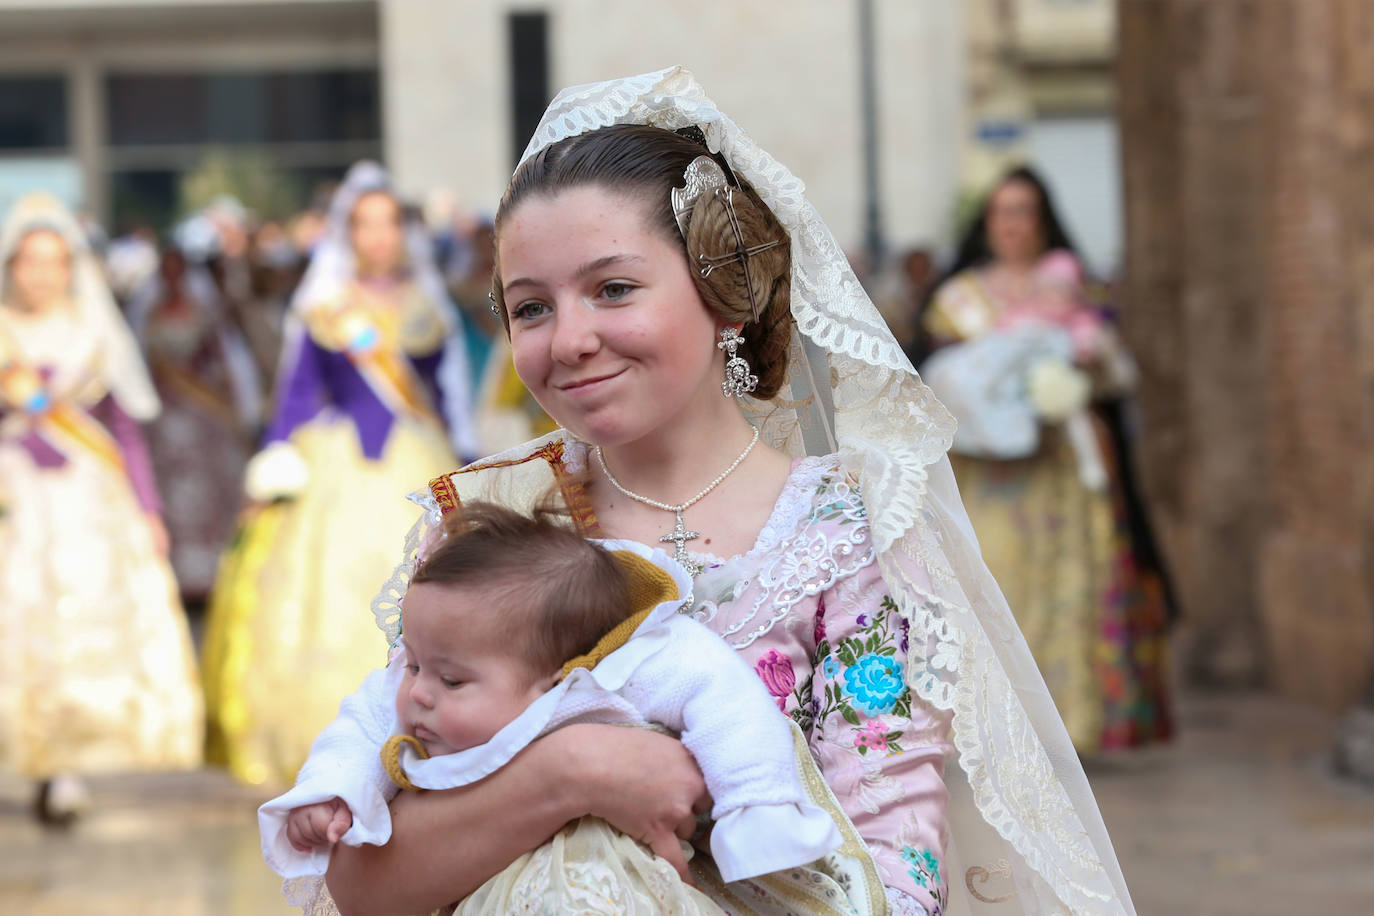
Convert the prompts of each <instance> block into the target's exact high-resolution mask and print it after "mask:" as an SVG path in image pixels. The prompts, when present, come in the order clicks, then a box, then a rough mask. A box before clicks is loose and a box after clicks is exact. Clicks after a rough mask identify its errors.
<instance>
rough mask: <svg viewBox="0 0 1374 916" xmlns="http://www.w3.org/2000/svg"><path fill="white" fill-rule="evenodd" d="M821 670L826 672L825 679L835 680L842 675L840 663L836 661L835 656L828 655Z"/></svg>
mask: <svg viewBox="0 0 1374 916" xmlns="http://www.w3.org/2000/svg"><path fill="white" fill-rule="evenodd" d="M821 670H822V671H824V672H825V679H826V680H828V681H833V680H835V676H836V675H838V674H839V673H840V663H839V662H837V661H835V657H834V656H833V655H827V656H826V657H825V661H824V662H822V663H821Z"/></svg>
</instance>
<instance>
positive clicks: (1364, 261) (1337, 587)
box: [1118, 0, 1374, 708]
mask: <svg viewBox="0 0 1374 916" xmlns="http://www.w3.org/2000/svg"><path fill="white" fill-rule="evenodd" d="M1118 9H1119V12H1120V20H1119V21H1120V28H1121V35H1120V48H1121V54H1120V59H1119V76H1120V96H1121V119H1122V133H1123V158H1124V166H1125V183H1126V213H1127V257H1126V277H1125V282H1124V288H1123V293H1124V298H1125V309H1126V322H1127V330H1128V336H1129V339H1130V341H1131V343H1132V344H1133V345H1134V347H1135V348H1136V351H1137V353H1138V355H1139V357H1140V362H1141V366H1142V370H1143V384H1142V392H1141V400H1142V405H1143V407H1144V412H1145V416H1146V428H1145V430H1144V439H1143V452H1144V453H1143V455H1142V456H1141V457H1142V459H1143V460H1142V464H1143V466H1144V469H1145V483H1146V489H1147V491H1148V492H1149V494H1150V495H1151V497H1152V500H1153V502H1154V505H1155V507H1156V511H1157V512H1158V514H1159V517H1160V527H1161V529H1162V533H1163V535H1164V539H1165V541H1166V543H1167V544H1169V545H1170V546H1171V547H1172V550H1171V552H1170V557H1171V559H1172V560H1173V561H1174V564H1175V567H1176V571H1177V578H1178V584H1179V592H1180V594H1181V596H1182V598H1183V601H1184V604H1185V608H1184V611H1185V615H1186V622H1187V623H1186V626H1185V628H1184V633H1185V634H1186V638H1185V639H1184V640H1183V641H1182V645H1181V646H1180V649H1181V656H1182V664H1183V667H1184V670H1185V674H1186V675H1187V676H1189V677H1190V678H1191V679H1192V680H1194V681H1203V682H1212V683H1217V682H1220V683H1226V684H1253V683H1264V684H1267V685H1268V686H1271V687H1273V688H1276V689H1278V690H1280V691H1282V692H1283V693H1285V694H1288V695H1291V696H1295V697H1300V698H1304V699H1309V700H1312V701H1316V702H1320V703H1323V704H1326V705H1329V706H1332V707H1335V708H1339V707H1341V706H1344V705H1348V704H1350V703H1352V702H1353V701H1354V700H1355V698H1356V696H1357V695H1358V693H1359V691H1360V689H1361V687H1362V685H1363V683H1364V681H1365V679H1366V677H1367V672H1368V671H1369V669H1370V666H1371V660H1374V584H1372V583H1371V581H1370V575H1371V574H1370V572H1369V570H1370V568H1371V564H1374V527H1371V526H1372V525H1374V523H1372V522H1371V519H1374V462H1371V461H1370V460H1369V455H1370V452H1371V448H1372V447H1374V352H1372V351H1371V348H1372V347H1374V303H1372V302H1371V300H1372V299H1374V204H1371V203H1370V201H1369V199H1368V188H1370V187H1374V128H1371V126H1370V124H1369V123H1368V116H1367V112H1368V111H1369V110H1370V106H1371V104H1374V64H1371V63H1370V62H1369V59H1368V57H1367V55H1366V54H1364V53H1363V52H1362V51H1361V49H1362V48H1363V47H1366V45H1363V44H1361V42H1366V41H1369V40H1370V38H1371V37H1374V21H1372V19H1374V8H1371V4H1369V3H1368V2H1364V0H1308V2H1304V3H1300V4H1298V3H1269V2H1265V0H1225V2H1219V0H1218V2H1213V0H1154V2H1149V3H1144V2H1135V0H1122V2H1120V3H1119V5H1118Z"/></svg>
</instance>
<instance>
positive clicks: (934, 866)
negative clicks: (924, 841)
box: [900, 846, 940, 899]
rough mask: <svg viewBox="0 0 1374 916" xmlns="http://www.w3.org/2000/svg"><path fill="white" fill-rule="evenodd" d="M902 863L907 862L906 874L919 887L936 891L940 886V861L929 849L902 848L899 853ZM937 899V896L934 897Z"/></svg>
mask: <svg viewBox="0 0 1374 916" xmlns="http://www.w3.org/2000/svg"><path fill="white" fill-rule="evenodd" d="M900 855H901V857H902V861H904V862H909V863H910V864H911V866H912V867H911V868H908V869H907V872H906V873H907V874H908V875H910V876H911V880H913V881H915V882H916V883H917V884H919V885H921V887H925V888H930V889H932V890H936V889H937V888H938V887H939V886H940V860H939V859H937V858H935V853H933V852H931V851H930V850H929V849H913V848H912V847H910V846H903V847H902V851H901V853H900ZM936 897H937V899H938V898H939V894H938V893H937V895H936Z"/></svg>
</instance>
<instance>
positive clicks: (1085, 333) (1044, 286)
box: [996, 249, 1108, 364]
mask: <svg viewBox="0 0 1374 916" xmlns="http://www.w3.org/2000/svg"><path fill="white" fill-rule="evenodd" d="M1032 282H1033V285H1034V289H1035V293H1034V295H1031V296H1027V297H1024V298H1021V299H1018V300H1016V301H1014V302H1011V303H1010V304H1008V305H1007V306H1006V308H1004V309H1003V310H1002V311H1001V313H1000V314H999V315H998V316H997V321H996V327H998V328H1001V329H1002V330H1008V329H1010V328H1016V327H1021V326H1023V325H1027V324H1048V325H1054V326H1056V327H1059V328H1062V329H1063V330H1064V331H1066V332H1067V333H1068V335H1069V339H1070V340H1071V341H1073V357H1074V362H1077V363H1082V364H1085V363H1089V362H1091V361H1092V360H1093V359H1095V358H1096V357H1097V356H1098V355H1099V353H1100V351H1101V350H1102V348H1103V346H1104V345H1105V343H1106V341H1105V339H1104V338H1105V336H1106V334H1107V330H1108V325H1107V321H1106V319H1105V318H1103V317H1102V316H1101V315H1100V314H1099V313H1098V312H1097V311H1096V310H1095V309H1093V308H1091V307H1090V306H1089V305H1088V304H1087V303H1086V301H1085V300H1084V294H1083V268H1082V267H1081V266H1080V265H1079V263H1078V259H1077V258H1075V257H1074V256H1073V254H1072V253H1070V252H1068V251H1064V250H1063V249H1055V250H1053V251H1051V252H1049V253H1047V254H1046V255H1045V256H1044V257H1043V258H1041V259H1040V260H1039V262H1037V263H1036V265H1035V270H1034V271H1033V273H1032Z"/></svg>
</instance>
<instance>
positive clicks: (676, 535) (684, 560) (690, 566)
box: [592, 426, 759, 576]
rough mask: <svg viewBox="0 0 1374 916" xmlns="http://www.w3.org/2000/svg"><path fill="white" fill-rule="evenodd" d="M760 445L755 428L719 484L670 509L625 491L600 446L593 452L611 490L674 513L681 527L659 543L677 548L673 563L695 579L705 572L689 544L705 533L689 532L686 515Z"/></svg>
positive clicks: (663, 504)
mask: <svg viewBox="0 0 1374 916" xmlns="http://www.w3.org/2000/svg"><path fill="white" fill-rule="evenodd" d="M758 444H759V430H758V427H757V426H756V427H754V438H752V439H750V440H749V444H748V445H747V446H745V448H744V451H742V452H740V453H739V457H738V458H736V459H735V460H734V461H733V462H731V463H730V466H729V467H728V468H726V469H725V470H723V471H721V472H720V476H718V477H717V478H716V479H715V480H713V481H711V482H710V483H708V484H707V485H706V487H705V489H703V490H702V491H701V492H700V493H698V494H697V495H696V496H693V497H692V498H691V499H688V500H685V501H683V502H680V503H678V504H677V505H675V506H673V505H669V504H668V503H663V502H659V501H658V500H656V499H650V498H649V497H647V496H640V495H639V494H638V493H635V492H632V491H630V490H627V489H625V487H624V486H622V485H621V483H620V481H618V480H616V479H615V475H614V474H612V473H611V469H610V468H608V467H606V459H605V458H603V457H601V446H599V445H598V446H595V447H593V448H592V451H593V452H594V453H595V454H596V461H597V464H599V465H601V473H603V474H605V475H606V479H607V480H609V481H610V482H611V486H613V487H615V488H616V489H617V490H619V491H620V492H621V493H624V494H625V495H626V496H628V497H630V499H633V500H634V501H635V502H639V503H643V504H644V505H646V506H653V507H654V508H655V509H662V510H663V511H664V512H672V513H673V514H674V515H676V516H677V524H676V525H674V526H673V530H672V531H670V532H669V533H668V534H665V535H663V537H661V538H659V542H660V543H664V544H666V543H670V542H671V543H673V544H676V545H677V550H676V551H674V552H673V559H674V560H677V561H678V562H679V563H681V564H682V565H683V567H685V568H686V570H687V572H688V573H689V574H690V575H693V576H695V575H696V574H697V573H699V572H701V567H699V566H697V565H696V564H695V563H693V562H692V561H691V558H690V557H688V555H687V542H688V541H694V540H696V539H697V538H699V537H701V532H699V531H689V530H688V529H687V526H686V525H684V524H683V522H682V513H683V511H684V510H686V509H687V508H688V507H690V506H693V505H695V504H696V503H698V502H700V501H701V499H702V497H704V496H705V495H706V494H707V493H710V492H711V491H712V490H714V489H715V488H716V487H718V486H720V485H721V483H722V482H723V481H724V480H725V478H727V477H729V476H730V475H731V473H733V472H734V470H735V468H737V467H739V466H740V464H741V462H743V461H744V459H745V458H748V457H749V453H750V452H752V451H753V450H754V446H756V445H758Z"/></svg>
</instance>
